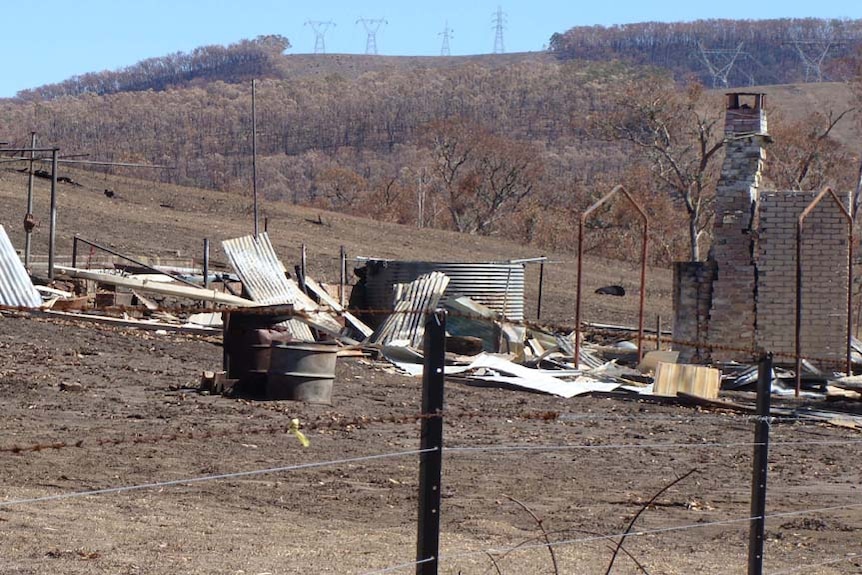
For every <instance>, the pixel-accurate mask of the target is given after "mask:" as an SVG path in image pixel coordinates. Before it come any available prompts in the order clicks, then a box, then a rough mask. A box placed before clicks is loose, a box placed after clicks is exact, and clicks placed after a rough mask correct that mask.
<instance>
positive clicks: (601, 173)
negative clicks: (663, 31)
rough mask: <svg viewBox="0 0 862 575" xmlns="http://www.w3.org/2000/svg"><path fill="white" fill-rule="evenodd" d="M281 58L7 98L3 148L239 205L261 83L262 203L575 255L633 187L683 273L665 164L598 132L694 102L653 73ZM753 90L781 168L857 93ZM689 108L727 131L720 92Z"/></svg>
mask: <svg viewBox="0 0 862 575" xmlns="http://www.w3.org/2000/svg"><path fill="white" fill-rule="evenodd" d="M848 26H849V24H848ZM286 42H287V39H285V38H280V37H263V38H258V39H255V40H253V41H243V42H241V43H238V44H236V45H233V46H229V47H203V48H201V49H199V50H195V51H194V52H193V53H192V54H191V55H182V54H179V55H170V56H166V57H163V58H156V59H151V60H146V61H144V62H141V63H139V64H137V65H134V66H130V67H129V68H127V69H124V70H121V71H117V72H114V73H108V72H105V73H97V74H93V75H88V76H87V77H86V78H84V77H81V78H75V79H70V81H69V82H68V83H61V84H58V85H54V86H52V87H44V88H45V91H44V94H42V95H40V93H39V90H36V91H34V92H32V93H30V94H27V95H24V96H26V97H22V98H18V99H7V100H0V139H2V140H3V141H9V142H12V143H13V144H14V145H19V146H23V145H26V144H27V143H28V142H29V137H30V132H31V131H34V132H36V133H37V135H38V138H39V142H40V143H41V144H46V143H50V144H51V145H57V146H58V147H60V148H61V153H62V154H63V155H72V156H84V157H86V158H87V159H92V160H105V161H108V162H131V163H143V164H149V165H154V166H159V168H157V169H146V168H140V169H133V170H129V169H123V171H121V172H120V171H118V168H110V167H100V166H96V167H92V168H91V169H92V171H93V172H95V173H108V174H114V173H122V174H124V175H127V176H130V177H135V178H138V179H141V180H150V181H152V182H154V183H158V184H169V185H173V186H188V187H192V188H207V189H214V190H221V191H225V192H231V193H235V194H244V193H248V192H249V190H250V188H251V181H252V172H253V165H252V153H251V152H252V137H251V136H252V134H251V123H252V122H251V120H252V119H251V82H250V79H251V78H252V77H257V78H259V81H258V82H257V90H256V95H257V99H256V114H257V138H256V140H257V141H256V145H257V154H258V158H257V165H256V166H254V167H255V168H256V173H257V182H258V189H259V190H260V192H261V195H262V196H263V197H264V198H266V199H267V200H284V201H286V202H288V203H291V204H295V205H304V206H309V207H312V208H314V209H321V210H331V211H334V212H339V213H342V214H349V215H360V216H363V217H369V218H373V219H376V220H380V221H386V222H391V223H399V224H405V225H418V226H420V227H423V228H436V229H445V230H454V231H462V232H466V233H470V234H479V235H487V236H493V237H498V238H505V239H508V240H512V241H515V242H517V243H520V244H522V245H527V246H531V249H534V250H540V251H560V252H565V251H566V250H571V249H572V248H573V246H574V245H575V239H576V230H575V229H574V228H573V226H572V222H573V221H575V220H576V218H577V215H578V214H579V213H580V212H581V211H582V210H583V209H584V208H585V207H586V206H588V205H589V204H590V203H591V202H592V201H594V200H595V199H596V198H597V197H599V195H600V194H601V193H602V192H603V191H604V190H609V189H610V188H611V187H613V186H614V185H616V184H619V183H625V184H626V185H628V186H630V187H632V188H636V189H638V190H640V195H641V197H642V199H643V201H644V203H645V204H646V205H647V210H648V212H649V214H650V216H651V217H652V218H653V221H654V223H655V225H654V226H653V227H652V228H651V233H652V239H653V240H654V242H655V243H656V244H657V245H660V246H661V247H660V248H658V249H656V250H655V251H654V252H653V254H652V256H651V257H652V260H653V263H656V264H659V263H661V264H667V263H668V262H670V261H672V260H674V259H682V258H685V257H686V243H687V241H688V239H687V236H686V234H685V232H684V227H683V226H682V225H680V224H681V220H679V219H678V218H679V217H681V216H680V214H681V213H682V209H681V208H682V206H681V205H680V201H679V199H678V198H674V197H673V195H672V194H669V193H668V192H667V189H666V187H664V185H663V183H662V182H661V181H659V180H657V179H656V178H655V177H654V175H655V174H654V171H653V168H654V166H651V165H650V164H649V162H648V161H646V160H645V159H644V158H643V157H642V156H639V155H637V154H634V155H632V151H633V150H632V149H631V148H627V147H626V145H625V144H624V143H623V142H620V141H619V140H614V139H613V138H608V137H605V136H603V135H601V134H599V133H598V130H597V129H596V126H597V125H598V124H600V123H601V122H602V121H603V119H605V118H611V117H614V115H615V114H617V113H618V112H619V111H620V110H619V107H620V106H622V105H625V100H626V99H630V98H629V96H635V95H645V94H649V93H650V92H651V91H659V92H661V93H662V98H670V99H671V100H672V99H674V98H676V99H679V98H677V96H675V95H674V93H677V94H684V93H685V92H684V90H681V89H680V87H679V85H678V84H676V83H674V81H673V80H672V79H671V78H669V77H668V76H667V75H666V74H665V73H661V72H657V70H656V69H655V68H654V67H649V66H637V65H634V64H630V63H629V64H626V63H623V62H620V61H590V60H584V59H569V58H568V57H566V58H558V57H556V56H559V53H556V54H552V53H526V54H504V55H484V56H470V57H452V58H437V57H378V56H355V55H344V54H331V55H299V56H284V55H282V54H281V53H280V49H281V47H283V46H284V45H285V43H286ZM606 56H607V54H606ZM100 86H101V87H100ZM750 89H752V90H762V91H764V92H767V93H768V94H769V95H770V96H769V99H768V106H769V109H768V113H769V115H770V129H771V130H772V129H773V127H774V128H775V133H776V134H779V135H780V137H779V145H780V144H781V140H782V139H783V141H784V142H789V143H790V144H791V145H793V146H796V147H797V148H799V149H798V150H792V151H791V152H793V153H787V154H784V157H783V161H784V162H785V164H786V165H789V166H793V165H794V164H795V163H796V162H797V161H798V157H799V156H800V155H802V156H804V155H806V154H807V155H809V156H811V152H812V150H811V149H809V148H810V146H811V144H812V142H816V141H817V135H818V133H819V131H821V130H822V129H823V127H822V126H823V124H824V122H826V123H828V119H829V118H830V117H835V116H837V115H840V114H842V113H843V112H846V111H848V110H850V109H851V108H853V107H854V106H855V102H856V100H855V99H854V98H856V97H858V96H857V93H856V92H854V91H853V90H854V86H852V85H850V84H847V83H825V82H824V83H810V84H796V85H780V86H774V87H773V86H764V87H760V88H750ZM51 94H54V96H51ZM62 94H72V95H62ZM75 94H77V95H75ZM61 96H62V97H61ZM676 105H679V106H684V104H683V103H680V102H678V103H677V104H676ZM694 108H696V110H697V111H698V113H701V114H706V115H707V116H708V119H709V121H710V122H713V125H715V126H720V122H721V121H722V120H721V117H722V113H723V101H722V91H720V90H715V91H713V92H712V93H708V94H706V95H705V96H704V97H703V98H701V99H700V101H699V102H698V103H697V105H696V106H695V107H694ZM682 109H683V108H680V110H682ZM691 109H693V108H689V110H691ZM676 116H677V117H680V114H677V115H676ZM626 121H636V118H635V119H631V118H630V119H628V120H626ZM716 122H717V123H716ZM857 126H858V124H857V122H856V120H855V118H854V116H853V115H852V114H848V115H847V116H846V118H845V119H844V120H843V121H842V122H841V123H840V124H839V125H838V126H837V127H836V129H835V130H834V131H833V132H831V133H830V134H829V138H828V142H827V143H828V146H829V147H830V150H831V152H832V153H833V155H834V156H835V157H836V158H837V159H836V160H835V161H833V162H831V164H829V166H830V167H829V171H828V173H827V172H825V171H824V173H823V174H822V176H823V177H821V178H819V179H818V180H817V182H818V183H817V185H819V183H820V182H822V181H828V182H829V183H830V184H831V185H833V186H836V187H847V186H849V185H851V182H852V181H853V178H854V177H855V176H856V169H857V166H858V160H857V159H854V158H858V157H859V151H860V150H859V144H858V139H856V138H854V137H853V133H854V131H855V130H856V128H857ZM688 134H689V136H691V132H688ZM716 134H717V131H716ZM785 136H787V137H785ZM806 146H808V147H809V148H806ZM776 149H777V148H776ZM797 152H798V153H797ZM819 152H820V151H819V150H818V151H817V154H814V155H813V156H812V157H819V156H818V154H819ZM456 156H457V157H456ZM717 157H718V159H719V161H720V155H719V156H717ZM775 157H778V156H775ZM500 174H506V177H505V178H501V177H500ZM710 185H712V183H710ZM610 219H611V220H612V221H604V222H602V223H601V227H602V232H601V233H602V234H603V236H604V237H603V241H602V242H601V243H600V244H599V245H598V246H597V247H596V249H597V250H599V251H600V252H601V253H602V255H606V256H611V257H616V258H621V257H625V256H626V255H627V254H629V253H632V250H633V249H634V248H633V246H632V241H633V240H632V234H631V233H630V229H629V228H630V226H629V225H628V224H627V223H626V220H625V218H624V217H620V216H618V215H617V216H612V217H611V218H610ZM707 220H708V216H707ZM707 220H703V221H707Z"/></svg>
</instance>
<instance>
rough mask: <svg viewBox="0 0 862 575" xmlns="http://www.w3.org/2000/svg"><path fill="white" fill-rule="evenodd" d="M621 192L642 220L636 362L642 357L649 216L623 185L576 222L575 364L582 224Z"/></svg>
mask: <svg viewBox="0 0 862 575" xmlns="http://www.w3.org/2000/svg"><path fill="white" fill-rule="evenodd" d="M618 192H619V193H622V194H623V196H625V198H626V199H627V200H628V201H629V203H630V204H631V205H632V206H633V207H634V208H635V210H636V211H637V213H638V215H639V216H640V218H641V221H642V222H643V238H642V244H641V274H640V282H641V285H640V300H639V304H638V362H640V360H641V359H643V336H644V305H645V303H646V264H647V243H648V235H649V217H648V216H647V214H646V212H645V211H644V210H643V208H641V207H640V205H639V204H638V203H637V202H636V201H635V200H634V198H633V197H632V196H631V194H629V192H628V190H626V189H625V187H624V186H615V187H614V189H612V190H611V191H610V192H608V193H607V194H605V195H604V196H603V197H602V198H601V199H599V200H598V201H597V202H595V203H594V204H593V205H591V206H590V207H589V208H587V209H586V210H585V211H584V212H583V213H582V214H581V217H580V220H579V223H578V279H577V290H576V292H577V293H576V301H575V365H576V366H577V365H578V361H579V360H580V350H581V295H582V294H581V290H582V281H581V276H582V275H583V260H584V225H585V224H586V221H587V218H588V217H589V216H590V215H591V214H592V213H593V212H594V211H596V210H597V209H598V208H599V207H601V206H602V205H603V204H604V203H606V202H607V201H609V200H610V199H611V198H612V197H613V196H614V195H616V194H617V193H618Z"/></svg>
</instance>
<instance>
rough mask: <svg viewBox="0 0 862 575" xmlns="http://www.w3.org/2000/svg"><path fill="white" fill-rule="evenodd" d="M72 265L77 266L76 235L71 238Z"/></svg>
mask: <svg viewBox="0 0 862 575" xmlns="http://www.w3.org/2000/svg"><path fill="white" fill-rule="evenodd" d="M72 267H73V268H76V267H78V236H77V235H75V237H74V238H72Z"/></svg>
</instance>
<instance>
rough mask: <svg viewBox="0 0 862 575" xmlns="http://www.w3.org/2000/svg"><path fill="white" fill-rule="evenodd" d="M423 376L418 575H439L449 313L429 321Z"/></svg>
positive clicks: (436, 314)
mask: <svg viewBox="0 0 862 575" xmlns="http://www.w3.org/2000/svg"><path fill="white" fill-rule="evenodd" d="M424 352H425V367H424V370H423V375H422V415H423V418H422V439H421V442H420V449H422V450H425V449H433V450H434V451H427V452H424V453H421V454H420V455H419V519H418V522H417V539H416V561H417V562H418V563H417V564H416V575H436V574H437V568H438V563H439V555H440V554H439V551H440V497H441V494H440V479H441V472H442V463H443V380H444V378H445V376H444V373H443V365H444V356H445V354H446V312H445V311H444V310H436V311H435V312H434V313H432V314H430V315H429V316H428V319H427V321H426V322H425V342H424Z"/></svg>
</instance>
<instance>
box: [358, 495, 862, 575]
mask: <svg viewBox="0 0 862 575" xmlns="http://www.w3.org/2000/svg"><path fill="white" fill-rule="evenodd" d="M859 508H862V503H850V504H847V505H837V506H831V507H821V508H818V509H805V510H799V511H788V512H783V513H769V514H766V515H763V516H762V517H761V516H759V515H756V516H751V517H744V518H736V519H722V520H718V521H707V522H702V523H691V524H685V525H673V526H669V527H658V528H655V529H641V530H639V531H629V532H626V533H614V534H611V535H591V536H588V537H578V538H575V539H563V540H560V541H551V542H550V543H547V542H541V543H528V544H521V545H515V546H511V547H492V548H488V549H482V550H479V551H463V552H460V553H454V554H451V555H448V554H445V553H441V554H440V561H451V560H455V559H462V558H466V557H475V556H477V555H488V554H509V553H512V552H515V551H527V550H533V549H547V548H548V547H563V546H569V545H578V544H582V543H593V542H596V541H607V540H610V539H617V538H621V537H625V538H632V537H643V536H646V535H659V534H664V533H672V532H678V531H688V530H691V529H703V528H707V527H724V526H729V525H737V524H741V523H750V522H752V521H755V520H758V519H761V518H762V519H764V520H767V519H777V518H783V517H794V516H799V515H812V514H815V513H831V512H834V511H842V510H847V509H859ZM431 560H433V558H432V559H431ZM422 561H423V562H425V561H427V559H424V560H422ZM417 564H418V562H416V561H414V562H412V563H402V564H400V565H397V566H393V567H386V568H385V569H383V570H376V571H366V572H363V573H362V575H380V574H382V573H390V572H392V571H395V570H400V569H406V568H408V567H412V566H415V565H417ZM772 575H775V574H772Z"/></svg>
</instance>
